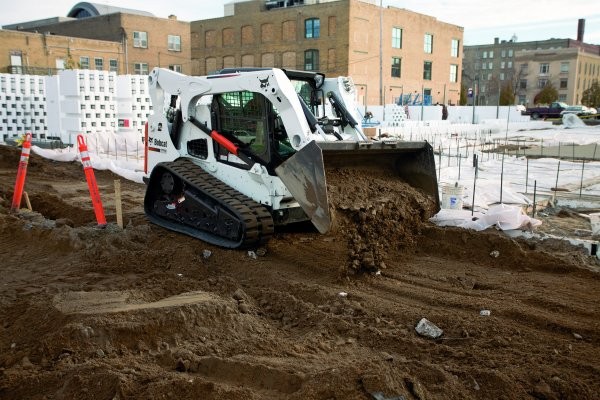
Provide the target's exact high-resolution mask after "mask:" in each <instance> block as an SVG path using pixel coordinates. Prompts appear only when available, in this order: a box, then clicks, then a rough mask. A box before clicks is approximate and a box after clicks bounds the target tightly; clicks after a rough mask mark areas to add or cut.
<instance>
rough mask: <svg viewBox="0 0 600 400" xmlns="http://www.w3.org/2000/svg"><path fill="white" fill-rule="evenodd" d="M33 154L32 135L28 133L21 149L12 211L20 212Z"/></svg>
mask: <svg viewBox="0 0 600 400" xmlns="http://www.w3.org/2000/svg"><path fill="white" fill-rule="evenodd" d="M30 152H31V133H30V132H27V134H26V135H25V141H24V142H23V148H22V149H21V159H20V160H19V169H18V170H17V181H16V182H15V191H14V195H13V201H12V205H11V207H10V211H19V209H20V208H21V198H22V197H23V188H24V187H25V177H26V176H27V164H28V163H29V153H30Z"/></svg>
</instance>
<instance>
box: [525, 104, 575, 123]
mask: <svg viewBox="0 0 600 400" xmlns="http://www.w3.org/2000/svg"><path fill="white" fill-rule="evenodd" d="M567 107H569V105H567V104H565V103H562V102H559V101H555V102H553V103H552V104H550V105H549V106H546V107H531V108H527V109H526V110H525V111H521V114H522V115H531V118H532V119H540V118H560V116H561V112H562V111H563V110H565V109H566V108H567Z"/></svg>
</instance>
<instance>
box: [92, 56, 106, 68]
mask: <svg viewBox="0 0 600 400" xmlns="http://www.w3.org/2000/svg"><path fill="white" fill-rule="evenodd" d="M94 68H95V69H97V70H98V71H102V70H103V69H104V59H102V58H94Z"/></svg>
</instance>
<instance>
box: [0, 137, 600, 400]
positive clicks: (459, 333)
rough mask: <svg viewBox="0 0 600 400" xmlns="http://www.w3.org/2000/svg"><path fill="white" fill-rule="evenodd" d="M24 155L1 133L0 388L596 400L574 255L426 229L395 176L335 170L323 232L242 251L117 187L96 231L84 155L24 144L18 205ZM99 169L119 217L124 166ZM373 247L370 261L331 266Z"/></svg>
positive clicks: (591, 324)
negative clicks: (121, 223)
mask: <svg viewBox="0 0 600 400" xmlns="http://www.w3.org/2000/svg"><path fill="white" fill-rule="evenodd" d="M17 162H18V152H17V151H16V149H10V148H5V147H2V146H0V260H2V261H0V272H1V274H0V287H2V290H1V291H0V321H1V322H0V398H2V399H25V398H26V399H74V398H85V399H198V398H203V399H380V398H385V399H389V398H403V399H407V400H409V399H476V398H482V399H489V398H506V399H512V398H538V399H543V398H545V399H559V398H564V399H580V398H585V399H598V398H600V395H599V393H600V385H599V384H598V379H597V377H598V374H599V373H600V367H599V366H598V362H597V360H598V359H599V358H600V350H599V349H600V334H599V333H598V332H600V322H599V321H600V308H599V304H600V302H599V301H598V300H599V297H598V296H599V295H598V293H600V279H599V275H598V273H597V272H593V271H592V270H593V269H594V268H597V262H596V260H594V259H591V258H589V257H586V256H584V255H583V254H582V253H581V252H580V251H578V250H575V249H572V248H557V247H554V248H546V247H544V245H541V244H536V243H529V242H516V241H513V240H511V239H508V238H506V237H504V236H502V234H499V233H497V232H494V231H488V232H483V233H475V232H468V231H461V230H456V229H441V228H437V227H435V226H431V225H429V224H427V223H424V222H422V221H424V220H425V219H426V216H427V215H428V212H429V211H428V210H429V207H430V206H429V205H428V202H427V200H426V199H423V198H422V197H420V196H419V195H418V194H416V195H411V196H410V197H406V198H405V197H401V196H402V193H407V190H405V189H403V188H402V187H401V185H400V183H398V185H397V186H396V184H395V183H394V184H393V185H390V186H392V189H390V188H388V185H386V184H385V182H384V181H377V180H376V179H372V178H368V179H367V178H366V177H365V181H364V182H359V180H357V179H354V178H353V176H350V175H348V176H344V175H343V174H341V176H340V177H339V180H337V181H335V182H336V184H335V185H332V186H331V187H330V192H332V193H333V195H334V196H335V198H336V199H338V200H336V201H337V203H336V218H337V221H338V222H339V225H338V227H339V229H338V230H337V231H336V232H335V233H334V234H332V235H319V234H316V233H312V232H310V233H307V232H279V233H278V234H277V235H275V237H274V238H273V239H272V240H271V242H269V244H268V245H267V247H266V249H265V250H266V254H265V255H264V256H259V257H257V258H253V257H250V256H249V255H248V253H247V252H245V251H231V250H225V249H221V248H217V247H213V246H210V245H206V244H204V243H202V242H200V241H198V240H194V239H192V238H189V237H186V236H183V235H180V234H176V233H174V232H170V231H166V230H164V229H162V228H160V227H157V226H155V225H151V224H149V223H148V222H147V221H146V219H145V217H144V216H143V211H142V208H141V206H142V199H143V195H144V186H143V185H137V184H133V183H129V182H125V181H122V191H123V194H122V196H123V209H124V212H125V222H126V226H125V227H124V228H123V229H120V228H118V227H116V226H115V225H114V223H113V222H111V223H110V224H109V226H108V227H107V228H105V229H98V228H96V227H95V224H94V222H93V221H94V213H93V210H92V207H91V203H90V200H89V195H88V194H87V193H86V192H87V187H86V184H85V180H84V177H83V173H82V171H81V166H80V165H79V164H64V163H53V162H49V161H46V160H42V159H40V158H38V157H36V156H33V157H32V160H31V163H30V168H29V172H28V181H27V185H26V191H28V193H29V196H30V198H31V199H32V205H33V209H34V212H31V213H29V212H22V213H21V214H19V215H18V216H16V215H10V214H9V213H8V206H9V205H10V199H11V195H12V185H14V177H15V173H16V163H17ZM96 176H97V178H98V185H99V188H100V191H101V194H102V196H103V202H104V204H105V207H106V210H107V219H108V220H109V222H110V221H114V215H112V214H113V213H112V211H111V210H113V209H114V201H113V200H112V190H113V189H112V188H113V181H114V179H116V178H117V177H115V176H114V175H112V174H110V173H106V172H97V173H96ZM361 179H362V178H361ZM367 181H368V184H367ZM333 182H334V181H333V180H332V181H331V183H333ZM374 200H375V201H374ZM411 202H412V203H411ZM409 204H412V205H410V206H409ZM405 206H406V207H405ZM412 210H419V211H418V212H416V213H413V212H412ZM374 211H375V212H374ZM357 222H358V223H357ZM354 236H357V237H359V239H358V240H356V241H353V240H352V239H353V238H354ZM352 251H353V252H354V255H355V256H356V257H355V258H352V256H351V254H352ZM369 252H370V253H372V255H373V263H374V264H375V267H376V268H377V269H378V270H379V272H380V274H369V273H366V274H364V273H363V274H352V273H343V274H340V269H341V270H344V272H348V271H346V270H347V268H348V266H349V264H351V263H352V265H354V263H353V262H352V261H353V260H359V261H360V268H364V267H368V268H372V266H373V264H372V263H371V261H370V260H369V259H368V256H365V254H368V253H369ZM492 253H493V254H494V255H497V256H491V255H490V254H492ZM369 256H370V254H369ZM382 262H383V263H385V269H382V265H381V263H382ZM353 270H354V269H351V270H350V272H351V271H353ZM481 310H489V311H490V315H489V316H481V315H480V311H481ZM423 317H426V318H427V319H428V320H430V321H432V322H433V323H435V324H436V325H437V326H439V327H440V328H441V329H443V330H444V334H443V335H442V337H441V338H440V339H438V340H430V339H426V338H423V337H420V336H419V335H418V334H416V332H415V330H414V327H415V325H416V323H417V322H418V321H419V320H420V319H421V318H423Z"/></svg>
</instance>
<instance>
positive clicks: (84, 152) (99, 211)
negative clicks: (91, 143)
mask: <svg viewBox="0 0 600 400" xmlns="http://www.w3.org/2000/svg"><path fill="white" fill-rule="evenodd" d="M77 144H78V145H79V154H80V155H81V163H82V164H83V172H85V179H86V180H87V184H88V188H89V189H90V197H91V198H92V205H93V206H94V213H95V214H96V220H97V221H98V225H106V218H105V217H104V209H103V208H102V200H101V199H100V192H99V191H98V185H97V184H96V177H95V176H94V169H93V168H92V162H91V161H90V155H89V153H88V149H87V146H86V144H85V140H84V138H83V135H77Z"/></svg>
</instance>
